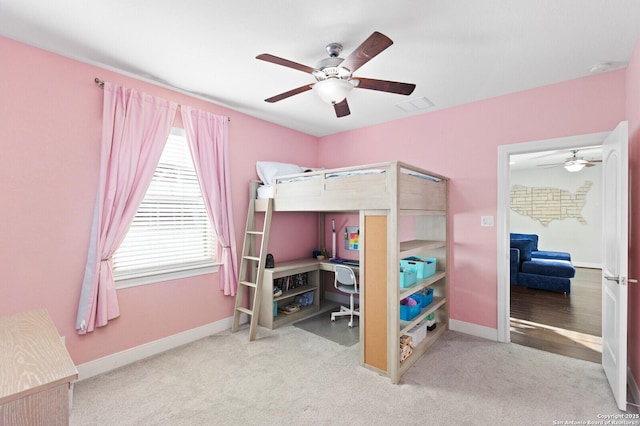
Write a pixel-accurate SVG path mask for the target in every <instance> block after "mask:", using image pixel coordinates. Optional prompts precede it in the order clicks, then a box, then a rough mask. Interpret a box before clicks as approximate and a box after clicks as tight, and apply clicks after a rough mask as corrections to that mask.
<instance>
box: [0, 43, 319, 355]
mask: <svg viewBox="0 0 640 426" xmlns="http://www.w3.org/2000/svg"><path fill="white" fill-rule="evenodd" d="M0 58H1V59H2V63H3V66H2V67H0V99H2V101H0V132H2V138H0V148H1V150H2V153H3V154H2V156H0V181H1V182H2V186H1V187H0V188H1V194H2V205H3V208H2V209H1V210H0V241H2V244H1V245H0V268H1V269H2V271H3V279H2V284H0V289H1V290H0V315H8V314H12V313H16V312H20V311H26V310H31V309H36V308H45V309H47V310H48V311H49V312H50V314H51V316H52V318H53V320H54V322H55V324H56V326H57V328H58V331H59V333H60V334H61V335H64V336H66V342H67V347H68V349H69V352H70V354H71V356H72V358H73V360H74V362H75V363H76V364H82V363H86V362H89V361H92V360H95V359H97V358H101V357H104V356H107V355H110V354H114V353H117V352H120V351H123V350H125V349H128V348H131V347H134V346H138V345H141V344H144V343H148V342H151V341H154V340H157V339H161V338H163V337H168V336H170V335H172V334H175V333H179V332H182V331H186V330H189V329H192V328H195V327H198V326H202V325H205V324H208V323H212V322H215V321H218V320H222V319H226V318H229V317H230V316H231V315H232V312H233V304H234V298H232V297H227V296H223V295H222V293H221V292H220V291H219V290H218V276H217V274H209V275H203V276H199V277H192V278H189V279H184V280H179V281H168V282H163V283H158V284H151V285H145V286H140V287H135V288H128V289H122V290H119V291H118V298H119V303H120V310H121V316H120V317H119V318H117V319H115V320H113V321H112V322H110V323H109V325H108V326H106V327H103V328H99V329H97V330H96V331H95V332H93V333H90V334H87V335H85V336H79V335H77V334H76V332H75V317H76V312H77V304H78V298H79V294H80V284H81V282H82V277H83V272H84V263H85V260H86V251H87V245H88V240H89V229H90V226H91V218H92V211H93V203H94V198H95V186H96V182H97V169H98V155H99V143H100V134H101V126H102V91H101V90H100V89H99V88H98V87H97V86H96V84H95V83H94V78H95V77H99V78H101V79H103V80H108V81H111V82H113V83H117V84H122V85H126V86H128V87H131V88H134V89H136V90H139V91H144V92H147V93H149V94H151V95H154V96H158V97H162V98H165V99H171V100H173V101H176V102H178V103H180V104H183V105H187V104H188V105H192V106H194V107H196V108H200V109H203V110H206V111H210V112H212V113H214V114H220V115H226V116H230V117H231V123H230V131H229V135H230V162H231V185H232V193H233V199H232V203H233V209H234V221H235V235H236V240H237V245H238V250H239V251H240V250H241V249H242V242H243V233H244V226H245V220H246V213H247V206H248V197H249V195H248V193H249V191H248V188H249V180H250V179H257V174H256V171H255V162H256V161H257V160H265V159H269V160H274V159H277V160H278V161H290V162H296V163H300V164H305V165H308V166H315V165H316V164H317V158H316V156H317V143H318V141H317V138H315V137H313V136H309V135H305V134H303V133H300V132H296V131H293V130H290V129H286V128H283V127H280V126H277V125H274V124H272V123H267V122H265V121H262V120H259V119H256V118H253V117H250V116H247V115H245V114H242V113H238V112H235V111H232V110H229V109H226V108H223V107H220V106H217V105H214V104H212V103H210V102H207V101H204V100H202V99H197V98H194V97H191V96H188V95H186V94H183V93H179V92H176V91H173V90H170V89H167V88H163V87H159V86H156V85H153V84H150V83H147V82H144V81H140V80H136V79H133V78H130V77H127V76H124V75H121V74H118V73H114V72H111V71H107V70H104V69H100V68H97V67H95V66H91V65H87V64H83V63H80V62H77V61H74V60H70V59H67V58H63V57H61V56H58V55H55V54H52V53H48V52H45V51H43V50H40V49H37V48H34V47H31V46H27V45H24V44H21V43H17V42H15V41H12V40H9V39H6V38H3V37H0ZM45 71H46V74H44V75H43V72H45ZM179 122H180V120H179V119H177V120H176V122H175V123H176V124H179ZM316 225H317V217H315V216H310V215H303V214H301V215H294V214H292V215H290V216H288V217H286V218H277V219H276V220H274V227H275V228H278V229H280V230H282V229H284V231H283V232H282V233H283V234H286V233H287V232H289V233H291V235H292V237H291V238H273V239H272V241H271V242H270V250H273V251H274V252H275V253H278V254H279V255H280V256H281V257H287V256H294V254H293V250H294V249H295V248H296V247H300V246H302V247H308V252H309V253H310V252H311V249H312V248H313V246H314V244H315V243H316V241H317V230H316V229H317V228H316ZM291 228H293V230H294V231H292V230H291ZM278 232H280V231H278ZM274 235H278V234H274ZM292 241H295V243H294V244H292Z"/></svg>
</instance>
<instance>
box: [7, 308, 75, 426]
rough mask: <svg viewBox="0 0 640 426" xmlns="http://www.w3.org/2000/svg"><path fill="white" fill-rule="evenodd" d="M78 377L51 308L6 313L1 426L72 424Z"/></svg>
mask: <svg viewBox="0 0 640 426" xmlns="http://www.w3.org/2000/svg"><path fill="white" fill-rule="evenodd" d="M77 377H78V370H77V369H76V367H75V365H74V364H73V361H72V360H71V357H70V356H69V353H68V352H67V350H66V349H65V347H64V344H63V343H62V340H61V339H60V336H59V335H58V332H57V330H56V327H55V325H54V324H53V321H52V320H51V317H50V316H49V313H48V312H47V311H45V310H36V311H30V312H24V313H19V314H15V315H10V316H4V317H0V425H3V426H4V425H7V426H8V425H11V426H14V425H16V426H18V425H19V426H22V425H25V426H26V425H29V426H31V425H47V426H49V425H68V424H69V386H70V383H71V381H73V380H75V379H77Z"/></svg>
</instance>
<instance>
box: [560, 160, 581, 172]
mask: <svg viewBox="0 0 640 426" xmlns="http://www.w3.org/2000/svg"><path fill="white" fill-rule="evenodd" d="M585 165H586V162H583V161H567V162H566V163H565V165H564V168H565V169H567V171H568V172H579V171H580V170H582V169H583V168H584V166H585Z"/></svg>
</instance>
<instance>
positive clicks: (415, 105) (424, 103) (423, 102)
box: [396, 97, 433, 112]
mask: <svg viewBox="0 0 640 426" xmlns="http://www.w3.org/2000/svg"><path fill="white" fill-rule="evenodd" d="M396 106H397V107H398V108H400V109H401V110H402V111H404V112H415V111H420V110H423V109H428V108H431V107H432V106H433V102H431V101H430V100H429V99H427V98H425V97H422V98H416V99H411V100H410V101H406V102H401V103H399V104H396Z"/></svg>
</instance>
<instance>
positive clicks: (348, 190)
mask: <svg viewBox="0 0 640 426" xmlns="http://www.w3.org/2000/svg"><path fill="white" fill-rule="evenodd" d="M265 193H266V195H265ZM250 194H252V195H251V197H252V199H251V200H250V203H255V204H254V210H255V212H264V211H266V209H267V206H268V204H267V203H268V201H267V200H268V198H271V197H272V200H273V201H271V202H272V203H273V212H274V214H276V213H275V212H279V211H301V212H302V211H306V212H319V213H321V214H325V213H330V212H351V213H359V222H360V247H361V248H360V253H359V256H360V260H359V261H360V280H361V283H362V284H361V294H360V343H361V350H360V363H361V365H363V366H365V367H367V368H370V369H372V370H375V371H378V372H379V373H382V374H384V375H387V376H388V377H389V378H390V379H391V381H392V382H393V383H397V382H398V381H399V380H400V377H402V375H403V374H404V373H405V372H406V371H407V370H408V369H409V367H410V366H411V365H413V364H414V363H415V361H416V360H417V359H418V358H420V356H421V355H422V354H423V353H424V352H425V351H426V350H427V349H428V348H429V347H430V346H431V345H432V344H433V342H434V341H435V340H436V339H437V338H438V337H439V336H440V335H441V334H442V333H444V331H446V330H447V329H448V325H449V315H448V304H447V294H448V290H447V253H448V249H447V244H448V243H447V241H448V224H447V208H448V179H447V178H446V177H443V176H440V175H438V174H434V173H431V172H429V171H427V170H423V169H421V168H419V167H415V166H411V165H409V164H406V163H402V162H397V161H394V162H387V163H378V164H368V165H362V166H355V167H343V168H338V169H326V170H316V171H312V172H307V173H300V174H293V175H288V176H280V177H276V178H274V181H273V186H272V187H264V186H262V187H260V186H259V183H258V182H252V186H251V188H250ZM255 194H260V197H261V198H257V199H256V198H255ZM250 210H251V209H250ZM404 215H410V216H413V217H414V220H415V239H413V240H410V241H400V239H399V234H400V233H399V226H400V225H399V224H400V216H404ZM324 223H325V221H324V218H321V220H320V228H321V229H320V230H319V231H320V235H321V238H324V235H325V234H324V229H323V228H324ZM409 256H420V257H429V258H436V259H437V262H436V265H437V269H436V272H435V274H434V275H432V276H430V277H428V278H426V279H422V280H417V282H416V283H415V284H413V285H411V286H409V287H406V288H401V287H400V263H401V262H400V260H401V259H403V258H406V257H409ZM300 262H302V263H303V264H304V265H306V267H307V268H309V267H311V268H313V263H312V262H311V263H310V259H304V260H301V261H300ZM290 265H291V267H292V268H293V269H295V267H296V265H297V266H300V263H296V262H292V263H290ZM278 266H279V265H277V267H278ZM285 269H286V266H285ZM280 272H281V273H286V271H280ZM316 279H317V278H316ZM270 288H272V286H269V285H267V286H262V289H263V290H262V291H267V290H268V289H270ZM425 288H433V290H434V291H433V301H432V303H431V304H429V305H428V306H427V307H426V308H423V309H422V310H421V311H420V313H419V314H418V315H417V316H415V317H414V318H412V319H411V320H409V321H403V320H401V319H400V301H401V300H402V299H405V298H407V297H408V296H410V295H411V294H413V293H416V292H418V291H420V290H422V289H425ZM268 291H269V292H271V290H268ZM269 296H270V295H269ZM318 298H319V297H318ZM263 300H264V299H263ZM268 300H270V299H268ZM262 309H265V310H269V309H270V306H263V307H262ZM431 314H434V315H435V321H436V327H435V329H434V330H432V331H428V332H427V336H426V338H424V339H423V340H422V341H421V342H420V343H419V344H417V345H414V346H415V347H413V353H412V354H411V355H410V356H409V357H408V358H407V359H405V360H404V361H401V351H400V347H401V345H400V338H401V336H402V335H405V334H407V333H408V332H409V331H410V330H412V329H414V327H415V326H416V325H420V324H423V322H424V320H425V319H426V318H427V316H429V317H430V318H431Z"/></svg>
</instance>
